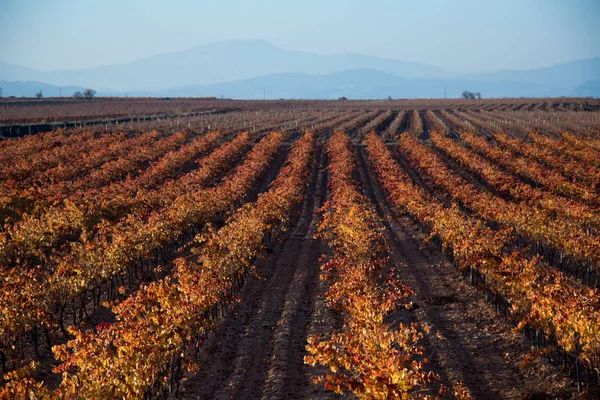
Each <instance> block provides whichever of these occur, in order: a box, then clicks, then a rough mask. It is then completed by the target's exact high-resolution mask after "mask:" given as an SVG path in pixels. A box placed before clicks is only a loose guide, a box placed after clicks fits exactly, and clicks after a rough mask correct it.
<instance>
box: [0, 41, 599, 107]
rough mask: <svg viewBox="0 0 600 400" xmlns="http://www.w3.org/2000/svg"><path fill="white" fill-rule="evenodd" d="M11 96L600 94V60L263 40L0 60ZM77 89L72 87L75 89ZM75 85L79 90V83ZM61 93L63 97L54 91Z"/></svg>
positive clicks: (6, 91) (5, 89)
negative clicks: (341, 50)
mask: <svg viewBox="0 0 600 400" xmlns="http://www.w3.org/2000/svg"><path fill="white" fill-rule="evenodd" d="M0 79H1V80H2V81H0V85H2V86H1V87H3V93H4V96H11V95H13V96H31V95H32V93H36V92H38V91H39V90H40V89H41V90H43V92H44V94H45V96H50V95H58V93H59V91H60V89H59V88H63V89H62V94H63V95H64V96H68V95H71V94H72V92H74V91H76V90H81V88H82V87H91V88H94V89H96V90H97V91H98V94H99V95H125V94H128V95H130V96H216V97H221V96H223V97H230V98H250V99H260V98H263V96H264V95H265V97H267V98H338V97H342V96H345V97H348V98H387V97H388V96H389V97H393V98H415V97H425V98H428V97H444V93H445V94H446V96H447V97H458V96H460V93H461V92H462V91H463V90H470V91H474V92H481V93H482V94H483V96H484V97H547V96H600V57H597V58H592V59H587V60H580V61H574V62H570V63H564V64H557V65H554V66H550V67H546V68H538V69H531V70H501V71H498V72H493V73H486V74H470V75H458V74H454V73H450V72H448V71H445V70H443V69H440V68H436V67H433V66H430V65H426V64H423V63H417V62H407V61H401V60H395V59H386V58H380V57H373V56H366V55H361V54H353V53H346V54H332V55H317V54H311V53H306V52H300V51H289V50H284V49H281V48H279V47H277V46H274V45H272V44H270V43H268V42H265V41H261V40H254V41H239V40H233V41H226V42H218V43H212V44H208V45H203V46H197V47H193V48H191V49H188V50H185V51H180V52H175V53H163V54H159V55H155V56H152V57H146V58H143V59H140V60H137V61H134V62H130V63H126V64H119V65H108V66H99V67H91V68H84V69H74V70H52V71H42V70H36V69H31V68H27V67H22V66H18V65H14V64H9V63H2V62H0ZM70 85H73V86H72V87H71V86H70ZM75 85H76V86H75ZM54 92H56V93H54Z"/></svg>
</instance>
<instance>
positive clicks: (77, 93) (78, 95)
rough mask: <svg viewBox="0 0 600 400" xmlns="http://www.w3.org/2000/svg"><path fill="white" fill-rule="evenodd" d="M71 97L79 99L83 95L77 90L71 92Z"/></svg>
mask: <svg viewBox="0 0 600 400" xmlns="http://www.w3.org/2000/svg"><path fill="white" fill-rule="evenodd" d="M73 97H75V98H76V99H81V98H82V97H83V95H82V94H81V92H80V91H79V90H78V91H76V92H75V93H73Z"/></svg>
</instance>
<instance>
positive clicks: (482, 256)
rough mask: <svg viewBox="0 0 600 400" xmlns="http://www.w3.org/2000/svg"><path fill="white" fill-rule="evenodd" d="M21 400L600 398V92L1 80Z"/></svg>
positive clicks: (8, 325)
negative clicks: (409, 92) (292, 92)
mask: <svg viewBox="0 0 600 400" xmlns="http://www.w3.org/2000/svg"><path fill="white" fill-rule="evenodd" d="M0 165H1V169H0V370H1V372H2V376H3V377H2V378H0V399H6V400H9V399H53V400H58V399H259V398H262V399H338V398H339V399H396V398H402V399H438V398H439V399H459V400H466V399H546V398H548V399H573V398H582V399H594V398H599V397H600V100H593V99H578V98H556V99H555V98H547V99H483V100H482V99H479V100H477V99H462V100H386V101H383V100H382V101H375V100H373V101H367V100H360V101H353V100H337V101H320V100H319V101H317V100H305V101H304V100H296V101H292V100H289V101H288V100H279V101H275V100H267V101H241V100H228V99H215V98H205V99H142V98H128V99H125V98H95V99H93V100H91V101H88V102H81V101H80V102H76V101H72V100H57V99H56V100H52V99H47V100H46V99H44V100H40V101H23V100H19V99H13V100H11V99H0Z"/></svg>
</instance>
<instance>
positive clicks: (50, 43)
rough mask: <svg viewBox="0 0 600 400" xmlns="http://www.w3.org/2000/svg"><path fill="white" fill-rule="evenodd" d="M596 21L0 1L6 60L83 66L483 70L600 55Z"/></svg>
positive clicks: (599, 2) (353, 8) (399, 5)
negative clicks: (341, 61) (322, 57)
mask: <svg viewBox="0 0 600 400" xmlns="http://www.w3.org/2000/svg"><path fill="white" fill-rule="evenodd" d="M599 21H600V0H498V1H492V0H453V1H452V0H445V1H444V0H404V1H402V0H370V1H354V0H329V1H328V0H303V1H298V2H293V3H292V2H291V1H285V0H278V1H276V0H273V1H268V0H254V1H243V0H237V1H234V0H214V1H192V0H189V1H188V0H186V1H184V0H171V1H169V2H167V1H164V0H98V1H91V0H90V1H86V0H0V61H5V62H11V63H16V64H21V65H25V66H28V67H34V68H41V69H54V68H79V67H85V66H92V65H101V64H112V63H121V62H126V61H131V60H135V59H137V58H141V57H144V56H148V55H153V54H157V53H162V52H168V51H177V50H183V49H186V48H189V47H193V46H195V45H199V44H204V43H209V42H213V41H218V40H226V39H265V40H268V41H270V42H272V43H273V44H276V45H278V46H281V47H283V48H286V49H291V50H303V51H309V52H315V53H321V54H324V53H336V52H358V53H363V54H371V55H377V56H384V57H390V58H398V59H402V60H410V61H421V62H425V63H428V64H431V65H434V66H438V67H442V68H446V69H448V70H452V71H459V72H472V71H484V70H486V71H487V70H495V69H500V68H530V67H539V66H546V65H550V64H554V63H558V62H565V61H572V60H575V59H581V58H589V57H594V56H600V23H599ZM0 78H1V77H0Z"/></svg>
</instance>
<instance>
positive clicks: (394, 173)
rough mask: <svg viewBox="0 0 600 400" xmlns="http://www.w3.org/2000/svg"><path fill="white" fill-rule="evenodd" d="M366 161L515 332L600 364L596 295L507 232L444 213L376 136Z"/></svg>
mask: <svg viewBox="0 0 600 400" xmlns="http://www.w3.org/2000/svg"><path fill="white" fill-rule="evenodd" d="M366 142H367V151H368V154H369V160H370V162H371V164H372V165H373V168H374V169H375V171H376V174H377V177H378V181H379V182H380V184H381V186H382V187H383V188H384V189H385V190H386V192H387V193H388V196H389V197H388V199H389V201H390V203H391V204H392V205H394V206H395V207H397V208H398V209H399V210H403V211H405V212H407V213H409V214H411V215H412V216H413V217H414V218H415V219H417V220H418V221H420V222H421V223H422V224H424V225H425V226H427V227H428V228H429V229H430V230H431V233H432V235H433V236H435V237H439V238H440V240H441V242H442V247H443V249H444V250H445V251H448V252H449V253H450V255H451V257H452V258H453V259H454V260H455V262H456V263H457V265H458V266H459V268H461V269H462V270H463V271H464V270H470V269H471V270H474V271H478V272H479V273H480V274H481V276H483V277H484V280H485V283H486V285H487V287H488V288H490V289H491V290H492V291H494V292H495V293H497V294H498V295H500V296H502V297H503V298H504V299H506V300H507V301H508V302H509V303H510V305H511V307H510V309H511V313H512V315H513V317H514V318H515V319H516V320H517V321H519V326H520V327H523V326H525V325H529V326H532V327H533V328H536V329H541V330H542V331H543V332H545V333H546V334H547V335H549V336H550V337H553V338H555V340H556V342H557V344H558V346H559V347H560V348H562V349H563V350H565V351H567V352H573V353H575V354H577V355H578V357H580V359H582V360H584V361H585V362H587V363H588V364H589V365H591V366H592V367H597V366H598V365H599V363H600V293H598V291H597V290H594V289H590V288H589V287H586V286H583V285H581V284H578V283H577V282H575V281H573V280H572V279H569V278H568V277H566V276H565V275H564V274H562V273H560V272H559V271H557V270H554V269H549V268H547V267H545V266H544V265H543V263H542V262H541V260H540V259H539V258H538V257H533V258H528V257H526V256H524V255H523V254H522V253H521V252H520V251H518V250H511V248H512V247H513V244H514V240H512V238H511V235H510V234H509V233H508V232H506V231H493V230H492V229H490V228H488V227H486V226H485V225H483V224H482V223H481V222H480V221H478V220H477V219H475V218H472V217H469V216H467V215H466V214H464V213H463V212H462V211H460V209H459V208H458V207H457V206H456V205H452V207H450V208H448V207H445V206H444V205H443V204H442V203H440V202H439V201H437V200H436V199H435V198H433V197H430V196H428V195H426V194H425V192H424V191H423V189H422V188H421V187H419V186H416V185H415V184H413V183H412V181H411V178H410V177H409V176H408V174H406V172H404V170H403V169H402V168H400V166H399V164H398V163H397V162H396V161H395V160H394V158H393V156H392V154H391V152H390V150H389V149H388V148H387V146H386V145H385V144H384V143H383V141H382V140H381V139H380V138H378V137H377V136H376V135H369V136H368V137H367V141H366Z"/></svg>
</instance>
